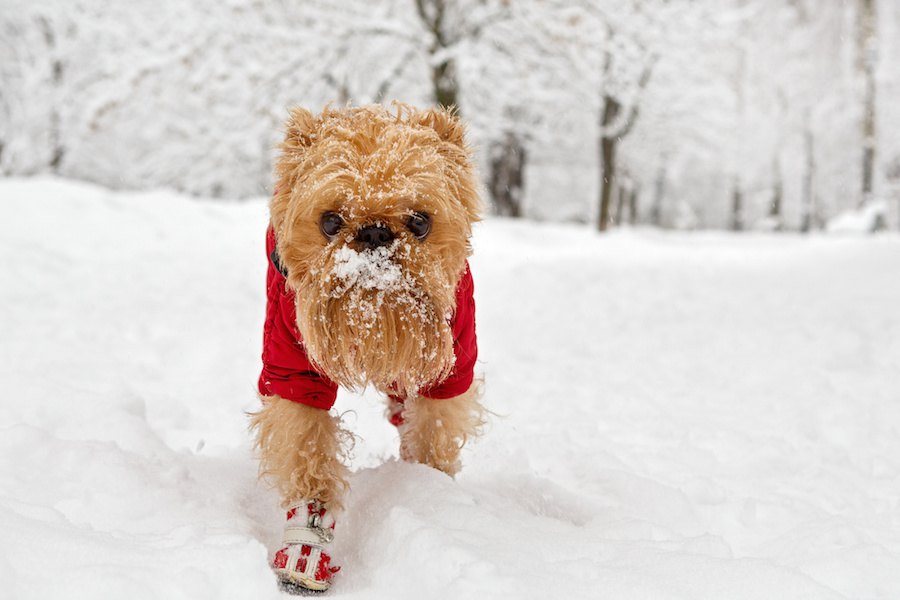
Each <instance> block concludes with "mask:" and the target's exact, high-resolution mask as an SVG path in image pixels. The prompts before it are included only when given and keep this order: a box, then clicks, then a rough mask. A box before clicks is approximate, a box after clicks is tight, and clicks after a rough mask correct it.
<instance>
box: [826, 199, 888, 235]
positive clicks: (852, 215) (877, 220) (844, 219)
mask: <svg viewBox="0 0 900 600" xmlns="http://www.w3.org/2000/svg"><path fill="white" fill-rule="evenodd" d="M888 212H889V211H888V205H887V202H885V201H883V200H875V201H872V202H868V203H867V204H865V205H864V206H862V207H860V208H857V209H856V210H848V211H845V212H842V213H841V214H839V215H838V216H836V217H835V218H833V219H831V220H830V221H829V222H828V224H827V225H826V227H825V229H826V231H828V232H829V233H857V234H865V233H873V232H875V231H878V230H879V229H884V227H885V224H886V223H887V217H888Z"/></svg>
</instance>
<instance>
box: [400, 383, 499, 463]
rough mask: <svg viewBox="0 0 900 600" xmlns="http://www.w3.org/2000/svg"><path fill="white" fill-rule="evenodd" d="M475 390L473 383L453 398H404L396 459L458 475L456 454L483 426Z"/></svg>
mask: <svg viewBox="0 0 900 600" xmlns="http://www.w3.org/2000/svg"><path fill="white" fill-rule="evenodd" d="M479 388H480V384H479V382H477V381H476V382H475V383H473V384H472V386H471V387H470V388H469V389H468V391H466V392H465V393H463V394H460V395H459V396H456V397H455V398H447V399H445V400H444V399H442V400H435V399H431V398H425V397H423V396H414V397H412V398H408V399H407V400H406V401H405V403H404V404H405V406H404V410H403V424H402V425H400V458H402V459H403V460H406V461H409V462H418V463H422V464H426V465H429V466H431V467H434V468H435V469H438V470H440V471H443V472H444V473H447V474H448V475H455V474H456V473H457V472H459V469H460V461H459V452H460V450H462V448H463V446H464V445H465V444H466V442H467V441H468V440H469V439H471V438H473V437H475V436H477V435H478V434H479V433H480V432H481V428H482V426H483V425H484V423H485V419H484V415H485V409H484V407H482V405H481V402H480V393H479V392H480V389H479Z"/></svg>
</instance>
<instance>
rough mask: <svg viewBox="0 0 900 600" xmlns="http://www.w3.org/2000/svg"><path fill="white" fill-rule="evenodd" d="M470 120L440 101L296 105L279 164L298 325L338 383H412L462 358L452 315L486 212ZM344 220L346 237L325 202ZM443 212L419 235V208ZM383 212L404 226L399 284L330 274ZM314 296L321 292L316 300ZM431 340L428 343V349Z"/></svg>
mask: <svg viewBox="0 0 900 600" xmlns="http://www.w3.org/2000/svg"><path fill="white" fill-rule="evenodd" d="M463 133H464V131H463V127H462V125H461V124H460V123H459V121H458V120H457V119H456V118H455V117H454V116H453V115H452V114H450V113H449V112H447V111H444V110H441V109H432V110H426V111H418V110H415V109H412V108H409V107H406V106H402V105H401V106H399V108H398V110H397V113H396V114H393V113H390V112H389V111H388V110H387V109H385V108H384V107H380V106H369V107H362V108H351V109H345V110H329V109H326V110H325V111H324V112H323V113H322V114H321V115H319V116H318V117H314V116H313V115H312V114H311V113H309V112H308V111H306V110H304V109H294V110H293V111H292V112H291V117H290V119H289V120H288V124H287V136H286V138H285V141H284V143H283V144H282V154H281V158H280V159H279V161H278V164H277V167H276V172H277V175H278V176H279V180H280V181H279V184H278V186H277V189H278V192H277V193H276V195H275V196H274V197H273V199H272V205H271V215H272V225H273V227H274V229H275V237H276V240H277V247H278V252H279V256H280V257H281V261H282V264H284V266H285V267H286V268H287V270H288V274H289V275H288V285H289V286H290V287H291V288H292V289H294V290H295V291H296V292H297V299H298V304H297V325H298V326H299V328H300V331H301V332H302V334H303V340H304V345H305V346H306V350H307V354H308V355H309V357H310V359H311V360H312V361H313V362H314V363H316V365H317V366H318V367H320V369H321V370H322V372H324V373H327V374H328V376H329V377H330V378H331V379H332V380H333V381H336V382H337V383H339V384H341V385H343V386H345V387H347V388H350V389H360V388H362V387H364V386H365V385H366V384H368V383H371V384H373V385H374V386H375V387H376V388H378V389H380V390H382V391H384V392H387V391H388V390H389V389H391V388H393V389H394V390H395V391H399V392H400V393H405V392H413V391H415V390H416V389H418V388H420V387H422V386H423V385H425V384H427V383H429V382H432V381H437V380H440V379H442V378H443V377H445V376H446V375H447V374H448V373H449V372H450V369H452V367H453V338H452V335H451V332H450V330H449V326H448V324H447V317H448V316H449V315H450V314H452V312H453V309H454V305H453V303H454V292H455V289H456V284H457V282H458V281H459V278H460V276H461V275H462V272H463V269H464V268H465V260H466V257H467V256H468V254H469V251H470V247H469V237H470V235H471V225H472V223H473V222H474V221H476V220H477V219H478V210H479V200H478V194H477V191H476V180H475V175H474V173H473V170H472V166H471V162H470V159H469V154H470V153H469V149H468V148H467V147H466V145H465V142H464V139H463ZM326 211H333V212H336V213H338V214H339V215H340V216H341V217H342V218H343V219H344V222H345V224H346V225H345V227H344V229H343V230H342V233H341V234H340V235H339V236H338V238H337V239H335V240H331V241H329V240H327V239H326V238H325V237H324V236H322V235H321V233H320V232H319V218H320V216H321V215H322V213H324V212H326ZM416 211H422V212H426V213H428V214H429V215H432V218H433V222H432V229H431V233H430V234H429V236H428V238H427V240H426V242H425V243H419V242H418V240H416V239H415V238H414V237H413V236H412V234H410V233H409V232H408V231H407V230H406V227H405V221H406V219H407V218H408V217H409V216H410V215H411V214H412V213H414V212H416ZM371 223H379V224H383V225H386V226H388V227H390V229H391V230H392V231H393V232H395V234H396V235H397V238H396V241H395V243H394V247H393V248H392V252H393V257H392V258H393V260H394V262H395V263H396V264H397V265H398V266H399V267H400V269H401V271H402V274H403V279H402V281H400V282H398V285H392V286H390V287H389V289H383V288H378V287H370V288H368V289H363V288H360V287H356V288H354V289H353V290H350V291H351V293H346V292H347V291H348V290H346V289H344V288H343V287H342V283H343V282H342V281H340V280H339V279H337V278H334V277H329V275H330V274H331V273H333V272H334V268H335V263H336V261H337V260H338V259H339V258H340V257H341V256H342V255H341V254H340V253H341V251H342V249H344V248H347V247H349V248H353V247H354V241H353V237H354V235H355V232H356V231H357V230H358V229H359V227H361V226H363V225H366V224H371ZM310 299H316V300H315V301H311V300H310ZM424 349H428V350H429V352H423V350H424Z"/></svg>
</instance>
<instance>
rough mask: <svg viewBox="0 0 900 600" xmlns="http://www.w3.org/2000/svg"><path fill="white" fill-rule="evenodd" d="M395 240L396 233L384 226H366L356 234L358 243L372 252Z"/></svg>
mask: <svg viewBox="0 0 900 600" xmlns="http://www.w3.org/2000/svg"><path fill="white" fill-rule="evenodd" d="M393 239H394V232H393V231H391V230H390V229H388V228H387V227H384V226H382V225H366V226H365V227H363V228H362V229H360V230H359V232H358V233H357V234H356V241H358V242H360V243H362V244H364V245H365V246H366V247H368V248H369V249H371V250H374V249H375V248H378V247H379V246H385V245H387V244H389V243H391V241H392V240H393Z"/></svg>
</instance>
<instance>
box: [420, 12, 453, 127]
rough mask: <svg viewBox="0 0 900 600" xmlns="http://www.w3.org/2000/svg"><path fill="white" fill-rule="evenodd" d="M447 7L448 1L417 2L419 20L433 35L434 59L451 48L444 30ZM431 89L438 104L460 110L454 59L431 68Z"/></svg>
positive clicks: (431, 53)
mask: <svg viewBox="0 0 900 600" xmlns="http://www.w3.org/2000/svg"><path fill="white" fill-rule="evenodd" d="M447 7H448V2H447V0H416V10H417V11H418V13H419V18H420V19H421V20H422V23H423V24H424V25H425V27H426V28H427V29H428V31H430V32H431V35H432V40H431V45H430V46H429V48H428V54H429V56H430V57H431V58H432V59H433V58H434V56H435V55H437V54H438V53H440V52H442V51H444V50H446V49H447V48H448V47H449V46H451V39H450V37H449V36H448V33H447V32H446V31H445V29H444V17H445V16H446V14H447ZM432 62H433V61H432ZM431 88H432V94H433V95H434V101H435V102H436V103H437V104H439V105H441V106H443V107H445V108H450V107H451V106H452V107H455V108H456V109H457V110H459V81H458V80H457V78H456V63H455V61H454V60H453V59H452V58H446V59H444V60H442V61H440V62H438V63H435V64H434V65H433V66H432V67H431Z"/></svg>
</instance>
